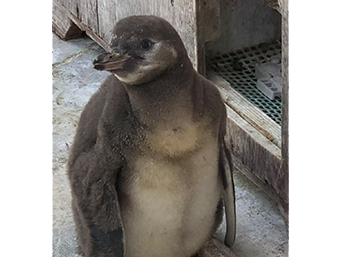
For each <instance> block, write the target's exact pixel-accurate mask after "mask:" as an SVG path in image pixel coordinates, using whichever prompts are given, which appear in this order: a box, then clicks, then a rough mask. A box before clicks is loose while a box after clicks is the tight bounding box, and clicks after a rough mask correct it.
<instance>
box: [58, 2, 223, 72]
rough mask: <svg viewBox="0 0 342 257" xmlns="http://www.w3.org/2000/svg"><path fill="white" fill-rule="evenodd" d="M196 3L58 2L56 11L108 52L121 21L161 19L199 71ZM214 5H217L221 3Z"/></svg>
mask: <svg viewBox="0 0 342 257" xmlns="http://www.w3.org/2000/svg"><path fill="white" fill-rule="evenodd" d="M201 1H202V0H201ZM201 1H198V0H196V1H195V2H201ZM195 2H194V1H189V0H130V1H121V0H97V1H95V0H84V1H79V0H54V1H53V8H54V15H65V13H66V10H67V13H68V16H69V18H68V17H66V19H71V20H72V21H73V22H74V23H76V24H77V25H78V26H79V27H81V29H82V30H85V31H86V32H87V34H88V36H90V37H91V38H92V39H93V40H95V41H96V42H97V43H99V44H100V45H101V46H102V47H103V48H105V49H106V48H107V46H106V44H108V42H109V40H110V35H111V30H112V28H113V26H114V24H115V23H116V22H117V21H119V20H120V19H122V18H125V17H127V16H130V15H138V14H139V15H156V16H160V17H162V18H164V19H166V20H167V21H169V22H170V23H171V24H172V25H173V26H174V27H175V28H176V30H177V31H178V33H179V34H180V36H181V38H182V40H183V42H184V44H185V47H186V49H187V51H188V54H189V57H190V59H191V61H192V63H193V64H194V67H195V68H197V63H198V62H197V60H198V58H199V56H198V54H197V52H198V49H197V48H198V46H197V42H198V40H197V25H196V24H197V15H196V8H195V6H196V5H195ZM213 2H216V3H217V0H215V1H213ZM66 19H62V20H66ZM54 20H57V19H54ZM55 32H56V31H55ZM57 34H58V33H57ZM59 36H61V35H59ZM61 37H62V38H63V36H61Z"/></svg>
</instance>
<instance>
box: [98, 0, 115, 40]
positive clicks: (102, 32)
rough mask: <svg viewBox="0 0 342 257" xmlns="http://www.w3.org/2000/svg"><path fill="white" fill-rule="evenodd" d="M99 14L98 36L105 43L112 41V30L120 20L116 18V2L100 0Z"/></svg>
mask: <svg viewBox="0 0 342 257" xmlns="http://www.w3.org/2000/svg"><path fill="white" fill-rule="evenodd" d="M97 4H98V6H97V13H98V21H99V27H98V33H97V35H98V36H99V37H100V38H102V39H103V40H104V41H105V42H108V43H109V41H110V37H111V33H112V29H113V27H114V25H115V23H116V21H117V20H118V19H117V17H116V11H115V10H116V8H117V7H116V2H115V1H113V0H98V1H97Z"/></svg>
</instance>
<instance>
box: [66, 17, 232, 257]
mask: <svg viewBox="0 0 342 257" xmlns="http://www.w3.org/2000/svg"><path fill="white" fill-rule="evenodd" d="M109 46H110V49H111V51H110V52H106V53H104V54H102V55H100V56H98V57H97V58H96V59H95V60H94V62H93V65H94V68H95V69H97V70H104V71H109V72H111V73H112V74H111V75H110V76H109V77H108V78H107V80H105V81H104V82H103V84H102V85H101V86H100V87H99V89H98V91H97V92H96V93H95V94H94V95H93V96H92V97H91V98H90V100H89V102H88V103H87V105H86V106H85V108H84V110H83V112H82V114H81V117H80V120H79V124H78V128H77V130H76V134H75V138H74V141H73V144H72V147H71V150H70V155H69V159H68V176H69V181H70V186H71V192H72V210H73V214H74V220H75V225H76V232H77V235H78V245H79V248H80V250H81V252H82V253H83V255H84V256H86V257H90V256H92V257H100V256H101V257H103V256H108V257H109V256H111V257H114V256H115V257H191V256H196V254H197V253H198V252H199V251H200V250H201V248H202V247H203V246H204V244H205V243H206V242H207V241H208V240H209V239H210V238H212V236H213V234H214V232H215V231H216V229H217V227H218V225H219V224H220V222H221V221H222V216H223V206H224V210H225V214H226V221H227V222H226V223H227V232H226V237H225V244H226V245H227V246H228V247H230V246H232V245H233V243H234V241H235V234H236V232H235V230H236V221H235V220H236V217H235V215H236V214H235V193H234V182H233V177H232V171H233V165H232V159H231V154H230V152H229V149H228V148H227V146H226V144H225V140H224V137H225V135H226V119H227V116H226V109H225V105H224V102H223V101H222V98H221V96H220V93H219V91H218V89H217V88H216V86H215V85H214V84H212V83H211V82H210V81H208V80H207V79H206V78H205V77H203V76H202V75H200V74H198V73H197V72H196V71H195V70H194V68H193V66H192V64H191V62H190V59H189V57H188V54H187V51H186V49H185V47H184V44H183V42H182V40H181V38H180V36H179V35H178V33H177V32H176V30H175V29H174V28H173V27H172V25H171V24H170V23H169V22H167V21H166V20H164V19H162V18H159V17H156V16H146V15H142V16H130V17H127V18H124V19H122V20H120V21H118V22H117V23H116V25H115V26H114V29H113V32H112V38H111V41H110V44H109Z"/></svg>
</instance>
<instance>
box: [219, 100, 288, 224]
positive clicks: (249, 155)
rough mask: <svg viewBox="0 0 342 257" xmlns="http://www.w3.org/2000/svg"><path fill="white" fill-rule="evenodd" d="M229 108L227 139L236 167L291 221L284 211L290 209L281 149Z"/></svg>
mask: <svg viewBox="0 0 342 257" xmlns="http://www.w3.org/2000/svg"><path fill="white" fill-rule="evenodd" d="M226 109H227V136H226V138H225V140H226V143H227V145H228V147H229V148H230V150H231V152H232V155H233V161H234V166H235V168H237V169H238V170H239V171H241V172H242V173H243V174H244V175H246V176H247V177H248V178H249V179H250V180H251V181H252V182H253V183H255V184H256V185H257V186H258V187H260V188H261V189H262V190H263V191H264V192H265V193H266V194H267V195H268V196H269V197H271V198H272V199H273V200H274V201H275V202H277V203H278V205H279V207H280V210H281V213H282V215H283V216H284V219H285V222H287V219H288V217H287V215H286V214H285V215H284V212H283V211H282V210H284V209H286V208H287V202H286V199H287V198H288V191H287V188H286V186H285V185H284V184H283V183H282V181H281V179H282V173H281V169H280V166H281V162H282V158H281V149H280V148H279V147H277V146H276V145H275V144H274V143H272V142H271V141H270V140H268V139H267V138H266V137H265V136H264V135H263V134H262V133H261V132H260V131H258V130H257V129H256V128H254V127H253V126H252V125H251V124H250V123H248V122H247V121H246V120H245V119H244V118H242V117H241V116H240V115H239V114H238V113H236V112H235V111H234V110H233V109H232V108H230V107H229V106H228V105H226Z"/></svg>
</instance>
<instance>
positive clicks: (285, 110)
mask: <svg viewBox="0 0 342 257" xmlns="http://www.w3.org/2000/svg"><path fill="white" fill-rule="evenodd" d="M288 33H289V28H288V0H282V62H281V63H282V77H283V91H282V109H281V112H282V116H281V119H282V144H281V154H282V163H281V168H280V170H281V171H280V172H281V179H280V180H279V183H280V184H283V185H284V188H285V189H284V191H286V194H284V195H283V198H284V199H285V201H286V203H287V205H286V206H284V210H283V211H284V213H285V214H286V215H287V216H288V211H289V210H288V203H289V199H288V190H289V63H288V61H289V60H288V56H289V36H288V35H289V34H288ZM287 219H288V217H287Z"/></svg>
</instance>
